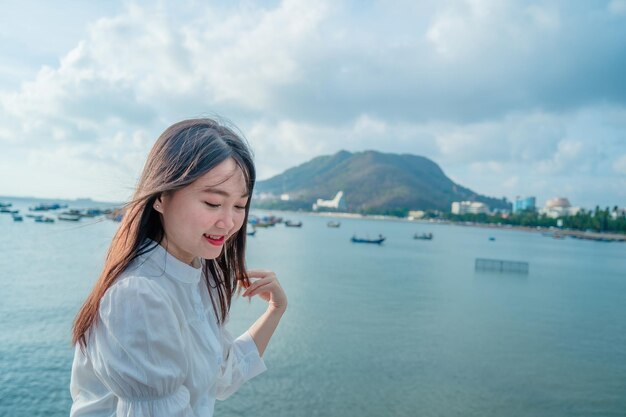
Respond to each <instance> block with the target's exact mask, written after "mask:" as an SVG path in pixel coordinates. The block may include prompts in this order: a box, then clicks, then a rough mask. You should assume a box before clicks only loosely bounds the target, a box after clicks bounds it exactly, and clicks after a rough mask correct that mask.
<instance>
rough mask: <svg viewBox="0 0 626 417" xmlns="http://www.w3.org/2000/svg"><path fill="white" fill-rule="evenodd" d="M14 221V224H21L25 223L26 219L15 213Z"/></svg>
mask: <svg viewBox="0 0 626 417" xmlns="http://www.w3.org/2000/svg"><path fill="white" fill-rule="evenodd" d="M12 216H13V221H14V222H21V221H24V217H22V216H21V215H19V214H17V213H13V214H12Z"/></svg>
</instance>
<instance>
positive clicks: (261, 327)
mask: <svg viewBox="0 0 626 417" xmlns="http://www.w3.org/2000/svg"><path fill="white" fill-rule="evenodd" d="M247 274H248V276H249V277H250V278H258V279H257V280H256V281H254V282H253V283H252V284H251V285H250V286H249V287H248V288H247V289H246V290H245V291H244V293H243V296H244V297H253V296H255V295H258V296H259V297H261V298H262V299H263V300H265V301H267V303H268V306H267V310H266V311H265V313H263V315H262V316H261V317H259V318H258V320H257V321H255V322H254V324H253V325H252V326H250V329H248V332H249V333H250V336H252V339H254V343H255V344H256V346H257V349H258V350H259V355H261V356H263V353H264V352H265V348H267V344H268V343H269V341H270V339H271V337H272V335H273V334H274V331H275V330H276V327H278V323H279V322H280V319H281V318H282V316H283V314H284V313H285V310H286V309H287V296H286V295H285V292H284V291H283V289H282V287H281V286H280V283H279V282H278V279H277V278H276V274H274V273H273V272H272V271H267V270H260V269H253V270H249V271H247Z"/></svg>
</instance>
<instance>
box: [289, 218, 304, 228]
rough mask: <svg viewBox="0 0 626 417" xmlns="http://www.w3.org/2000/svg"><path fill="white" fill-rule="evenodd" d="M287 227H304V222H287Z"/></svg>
mask: <svg viewBox="0 0 626 417" xmlns="http://www.w3.org/2000/svg"><path fill="white" fill-rule="evenodd" d="M285 226H287V227H302V222H292V221H291V220H287V221H286V222H285Z"/></svg>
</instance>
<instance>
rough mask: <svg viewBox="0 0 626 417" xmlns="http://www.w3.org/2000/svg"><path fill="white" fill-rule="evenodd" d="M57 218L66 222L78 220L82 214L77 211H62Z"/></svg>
mask: <svg viewBox="0 0 626 417" xmlns="http://www.w3.org/2000/svg"><path fill="white" fill-rule="evenodd" d="M57 218H58V219H59V220H64V221H66V222H77V221H79V220H80V218H81V215H80V214H76V213H61V214H59V215H58V216H57Z"/></svg>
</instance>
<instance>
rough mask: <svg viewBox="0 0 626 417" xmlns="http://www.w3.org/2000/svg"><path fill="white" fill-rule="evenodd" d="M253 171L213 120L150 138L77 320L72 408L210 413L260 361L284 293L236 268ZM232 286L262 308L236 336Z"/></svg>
mask: <svg viewBox="0 0 626 417" xmlns="http://www.w3.org/2000/svg"><path fill="white" fill-rule="evenodd" d="M254 181H255V170H254V165H253V162H252V158H251V155H250V151H249V150H248V148H247V147H246V144H245V143H244V142H243V140H242V139H241V138H240V137H239V136H237V134H235V133H234V132H233V131H232V130H231V129H229V128H227V127H225V126H222V125H219V124H218V123H216V122H215V121H213V120H209V119H197V120H186V121H182V122H179V123H176V124H174V125H173V126H171V127H169V128H168V129H167V130H166V131H165V132H163V134H162V135H161V136H160V137H159V139H158V140H157V142H156V143H155V144H154V146H153V148H152V150H151V152H150V154H149V156H148V160H147V162H146V165H145V167H144V170H143V173H142V175H141V179H140V181H139V184H138V186H137V190H136V192H135V195H134V197H133V199H132V201H131V202H130V203H128V204H127V206H126V212H125V214H124V217H123V219H122V222H121V223H120V226H119V229H118V231H117V233H116V234H115V236H114V237H113V241H112V243H111V247H110V248H109V251H108V254H107V257H106V261H105V264H104V268H103V271H102V273H101V275H100V277H99V279H98V281H97V282H96V285H95V286H94V288H93V290H92V291H91V293H90V294H89V296H88V298H87V300H86V301H85V304H84V305H83V306H82V308H81V310H80V312H79V313H78V316H77V317H76V321H75V323H74V332H73V342H74V344H75V346H76V349H75V356H74V363H73V365H72V379H71V383H70V391H71V395H72V399H73V405H72V410H71V416H76V417H78V416H111V415H116V416H137V417H139V416H141V417H148V416H168V417H178V416H180V417H182V416H189V417H191V416H197V417H200V416H212V415H213V409H214V404H215V399H220V400H221V399H225V398H227V397H228V396H230V395H231V394H232V393H233V392H235V391H236V390H237V389H238V388H239V387H240V386H241V384H243V383H244V382H245V381H247V380H249V379H250V378H252V377H254V376H256V375H258V374H259V373H261V372H263V371H264V370H265V369H266V368H265V364H264V362H263V359H262V355H263V353H264V351H265V348H266V347H267V344H268V342H269V339H270V338H271V336H272V334H273V333H274V330H275V329H276V327H277V325H278V323H279V321H280V319H281V317H282V315H283V313H284V312H285V309H286V307H287V298H286V296H285V293H284V292H283V290H282V288H281V286H280V284H279V282H278V280H277V279H276V276H275V274H274V273H272V272H271V271H267V270H247V271H246V269H245V258H244V256H245V244H246V231H245V227H242V226H244V225H245V224H246V222H247V219H248V212H249V209H250V197H251V196H252V190H253V187H254ZM250 278H254V279H255V281H254V282H252V281H250ZM238 286H239V290H242V289H245V291H244V292H243V296H246V297H253V296H257V295H258V296H259V297H261V298H262V299H264V300H265V301H267V302H268V307H267V310H266V312H265V313H264V314H263V315H262V316H261V317H260V318H259V319H258V320H257V321H256V322H255V323H254V324H253V325H252V326H251V327H250V328H249V329H248V330H247V331H246V332H245V333H244V334H243V335H241V336H240V337H238V338H236V339H234V338H233V337H232V336H231V335H230V334H229V332H228V331H227V330H226V329H225V328H224V324H225V322H226V320H227V318H228V312H229V310H230V305H231V301H232V298H233V295H234V293H235V290H236V289H237V287H238Z"/></svg>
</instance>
